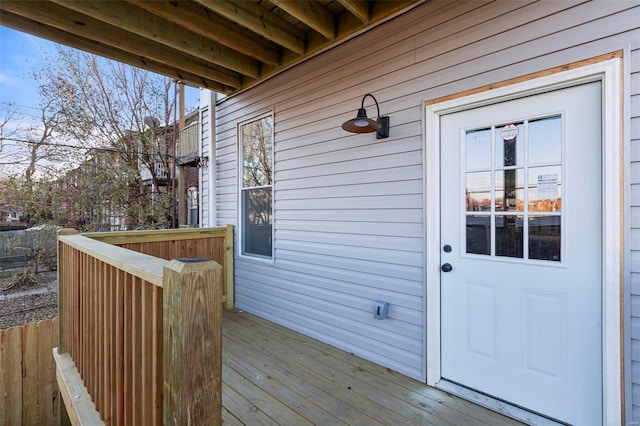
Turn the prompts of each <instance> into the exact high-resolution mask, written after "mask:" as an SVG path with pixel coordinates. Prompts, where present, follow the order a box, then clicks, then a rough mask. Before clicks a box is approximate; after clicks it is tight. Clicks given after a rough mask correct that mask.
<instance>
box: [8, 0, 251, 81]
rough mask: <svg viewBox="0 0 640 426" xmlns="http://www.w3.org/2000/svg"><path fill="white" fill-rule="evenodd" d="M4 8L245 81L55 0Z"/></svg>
mask: <svg viewBox="0 0 640 426" xmlns="http://www.w3.org/2000/svg"><path fill="white" fill-rule="evenodd" d="M0 8H2V9H3V10H6V11H8V12H11V13H13V14H16V15H19V16H24V17H28V18H30V19H33V20H36V21H38V22H41V23H43V24H45V25H48V26H50V27H54V28H58V29H60V30H63V31H65V32H68V33H71V34H76V35H77V36H79V37H83V38H85V39H88V40H93V41H96V42H99V43H104V44H111V45H112V46H114V47H115V48H118V49H120V50H124V51H127V52H130V53H132V54H134V55H136V56H141V57H147V58H150V59H152V60H154V61H157V62H164V63H167V64H172V65H173V66H174V67H175V68H176V69H183V70H185V71H187V72H189V73H192V74H195V75H201V76H203V77H204V78H208V79H210V80H214V81H218V82H219V83H220V84H223V85H227V86H232V87H240V86H241V85H242V78H241V76H240V75H239V74H237V73H233V72H231V71H227V70H225V69H222V68H221V67H217V66H214V65H211V64H207V63H206V62H202V61H198V60H197V59H196V58H193V57H190V56H188V55H186V54H184V53H182V52H180V51H178V50H175V49H171V48H168V47H165V46H162V45H160V44H158V43H152V42H148V41H147V40H145V39H142V38H140V37H138V36H136V35H134V34H131V33H129V32H127V31H125V30H122V29H120V28H118V27H115V26H112V25H108V24H105V23H103V22H100V21H98V20H96V19H93V18H91V17H89V16H86V15H83V14H80V13H77V12H75V11H72V10H70V9H65V8H63V7H60V6H58V5H56V4H54V3H51V2H44V1H36V2H24V1H8V0H3V1H2V3H0Z"/></svg>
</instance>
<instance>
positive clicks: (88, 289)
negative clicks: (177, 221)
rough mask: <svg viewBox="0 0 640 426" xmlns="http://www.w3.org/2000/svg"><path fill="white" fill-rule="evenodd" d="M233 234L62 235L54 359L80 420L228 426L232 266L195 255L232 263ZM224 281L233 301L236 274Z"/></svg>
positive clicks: (74, 414) (215, 231) (223, 230)
mask: <svg viewBox="0 0 640 426" xmlns="http://www.w3.org/2000/svg"><path fill="white" fill-rule="evenodd" d="M64 234H69V235H64ZM232 235H233V232H232V229H231V227H227V228H221V229H211V230H201V229H200V230H171V231H159V232H158V231H151V232H148V231H139V232H133V233H109V234H83V235H74V232H73V230H70V231H69V230H63V232H61V235H60V236H59V247H58V256H59V258H58V277H59V278H58V286H59V315H60V316H59V319H60V346H59V348H58V350H57V351H56V352H54V357H55V358H56V360H57V362H58V383H59V385H60V389H61V393H62V396H63V398H64V401H65V406H66V407H67V410H68V411H69V417H70V418H71V420H72V423H74V422H77V423H83V422H85V423H98V422H99V420H98V419H97V416H96V413H95V412H96V411H97V413H99V416H100V418H101V419H102V420H103V421H104V422H105V423H106V424H116V425H129V424H131V425H139V424H153V425H160V424H163V418H164V423H165V424H174V422H175V421H176V420H177V421H178V423H176V424H183V423H184V424H186V422H187V420H186V418H187V417H186V416H190V417H189V421H190V422H191V423H192V424H219V423H220V422H221V412H222V411H221V410H222V408H221V386H222V382H221V368H222V367H221V365H222V364H221V351H222V340H221V328H222V325H221V324H222V302H223V294H222V293H223V285H222V283H223V270H222V268H221V267H220V265H219V264H218V263H216V262H214V261H204V260H203V259H193V257H194V256H195V257H198V256H202V257H208V258H209V259H215V260H216V261H220V263H223V264H226V266H227V267H228V268H229V269H231V265H232V262H233V260H232V259H233V257H232V256H233V243H232V238H233V237H232ZM229 236H231V241H229V240H228V238H229ZM119 246H120V247H119ZM125 247H131V248H134V249H136V250H139V252H138V251H132V250H131V249H129V248H125ZM145 252H147V253H154V254H155V255H158V257H154V256H151V255H149V254H146V253H145ZM160 256H162V257H163V258H160ZM229 256H231V257H229ZM171 257H177V258H180V260H173V261H171V262H169V261H168V260H165V259H167V258H171ZM186 258H192V259H186ZM225 272H226V273H227V274H228V271H225ZM231 273H232V272H231ZM225 278H226V280H225V285H224V288H225V293H226V303H227V304H228V305H229V304H230V303H232V301H233V287H232V284H233V275H231V278H229V275H227V276H226V277H225ZM186 336H189V339H188V340H186ZM183 337H184V338H183ZM72 389H73V391H72ZM91 401H92V402H93V404H94V405H95V410H94V411H93V412H92V410H93V405H92V404H91ZM83 416H85V417H83ZM194 422H195V423H194Z"/></svg>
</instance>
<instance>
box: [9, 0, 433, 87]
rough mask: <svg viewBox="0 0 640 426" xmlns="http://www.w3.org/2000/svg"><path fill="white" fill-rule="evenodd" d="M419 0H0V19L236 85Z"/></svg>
mask: <svg viewBox="0 0 640 426" xmlns="http://www.w3.org/2000/svg"><path fill="white" fill-rule="evenodd" d="M424 1H425V0H371V1H368V0H311V1H307V0H305V1H302V0H249V1H226V0H189V1H177V0H171V1H159V0H128V1H91V0H74V1H69V0H51V1H24V0H18V1H9V0H2V1H1V2H0V25H3V26H7V27H11V28H14V29H17V30H19V31H23V32H26V33H30V34H33V35H36V36H39V37H42V38H45V39H49V40H52V41H55V42H57V43H61V44H64V45H67V46H71V47H75V48H78V49H82V50H85V51H89V52H92V53H95V54H97V55H101V56H105V57H108V58H111V59H115V60H118V61H121V62H125V63H127V64H130V65H134V66H137V67H141V68H144V69H147V70H150V71H154V72H157V73H160V74H164V75H167V76H169V77H172V78H175V79H178V80H182V81H183V82H185V83H187V84H192V85H196V86H201V87H206V88H209V89H212V90H215V91H218V92H222V93H227V94H233V93H236V92H238V91H239V90H242V89H245V88H247V87H250V86H252V85H254V84H256V83H258V82H260V81H262V80H264V79H266V78H268V77H270V76H273V75H275V74H276V73H278V72H280V71H282V70H284V69H286V68H288V67H290V66H292V65H294V64H296V63H299V62H301V61H303V60H305V59H307V58H309V57H311V56H313V55H315V54H317V53H319V52H322V51H324V50H326V49H328V48H330V47H332V46H335V45H337V44H339V43H341V42H343V41H345V40H347V39H349V38H351V37H353V36H355V35H357V34H360V33H362V32H364V31H367V30H368V29H371V28H373V27H374V26H376V25H379V24H380V23H382V22H384V21H386V20H388V19H390V18H392V17H394V16H397V15H399V14H401V13H403V12H404V11H406V10H408V9H409V8H411V7H413V6H415V5H417V4H419V3H423V2H424Z"/></svg>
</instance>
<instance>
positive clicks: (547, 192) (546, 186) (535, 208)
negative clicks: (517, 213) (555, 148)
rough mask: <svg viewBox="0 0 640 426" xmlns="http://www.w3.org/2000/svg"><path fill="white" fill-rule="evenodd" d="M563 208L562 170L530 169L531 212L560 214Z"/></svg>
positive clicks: (558, 167)
mask: <svg viewBox="0 0 640 426" xmlns="http://www.w3.org/2000/svg"><path fill="white" fill-rule="evenodd" d="M561 208H562V168H561V167H560V166H548V167H531V168H530V169H529V211H532V212H559V211H560V210H561Z"/></svg>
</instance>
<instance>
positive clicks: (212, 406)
mask: <svg viewBox="0 0 640 426" xmlns="http://www.w3.org/2000/svg"><path fill="white" fill-rule="evenodd" d="M163 335H164V336H163V338H164V341H163V381H164V384H163V419H164V424H165V425H186V424H193V425H205V424H206V425H220V424H221V423H222V267H221V266H220V265H219V264H218V263H216V262H214V261H211V260H207V259H203V258H191V259H176V260H172V261H171V262H170V263H169V264H168V265H167V266H165V267H164V280H163Z"/></svg>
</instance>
